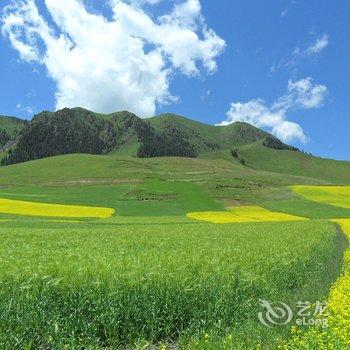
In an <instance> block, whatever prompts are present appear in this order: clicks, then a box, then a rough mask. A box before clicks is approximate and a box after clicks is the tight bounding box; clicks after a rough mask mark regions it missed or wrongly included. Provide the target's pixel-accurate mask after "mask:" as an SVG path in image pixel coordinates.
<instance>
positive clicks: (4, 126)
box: [0, 116, 25, 153]
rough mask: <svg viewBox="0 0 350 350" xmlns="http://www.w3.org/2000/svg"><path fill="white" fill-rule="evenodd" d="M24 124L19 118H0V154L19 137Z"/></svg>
mask: <svg viewBox="0 0 350 350" xmlns="http://www.w3.org/2000/svg"><path fill="white" fill-rule="evenodd" d="M24 123H25V122H24V121H23V120H22V119H19V118H15V117H7V116H0V153H1V152H2V151H3V150H4V148H9V147H10V144H11V142H13V141H14V140H15V139H16V138H17V137H18V136H19V134H20V132H21V130H22V129H23V126H24Z"/></svg>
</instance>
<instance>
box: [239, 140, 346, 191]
mask: <svg viewBox="0 0 350 350" xmlns="http://www.w3.org/2000/svg"><path fill="white" fill-rule="evenodd" d="M240 153H241V154H242V156H243V158H244V159H245V161H246V163H247V165H248V166H249V167H252V168H254V169H257V170H265V171H272V172H277V173H282V174H289V175H295V176H305V177H309V178H315V179H324V180H325V181H329V182H337V183H343V184H349V183H350V162H345V161H336V160H332V159H323V158H319V157H315V156H312V155H307V154H304V153H301V152H293V151H290V150H275V149H271V148H268V147H263V146H262V145H261V144H259V143H256V144H251V145H248V146H244V147H241V148H240Z"/></svg>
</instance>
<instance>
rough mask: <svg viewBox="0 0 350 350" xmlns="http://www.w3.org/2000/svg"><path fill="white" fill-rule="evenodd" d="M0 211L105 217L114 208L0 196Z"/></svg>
mask: <svg viewBox="0 0 350 350" xmlns="http://www.w3.org/2000/svg"><path fill="white" fill-rule="evenodd" d="M0 213H2V214H15V215H25V216H40V217H43V216H44V217H65V218H98V219H106V218H109V217H111V216H112V215H113V214H114V213H115V210H114V209H112V208H99V207H85V206H76V205H62V204H46V203H36V202H26V201H17V200H12V199H2V198H0Z"/></svg>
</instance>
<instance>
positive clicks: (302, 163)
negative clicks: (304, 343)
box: [0, 108, 350, 184]
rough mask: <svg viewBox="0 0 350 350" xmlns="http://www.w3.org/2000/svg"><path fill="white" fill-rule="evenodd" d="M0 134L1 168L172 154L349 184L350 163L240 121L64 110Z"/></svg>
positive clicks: (16, 122)
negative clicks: (62, 159) (64, 158)
mask: <svg viewBox="0 0 350 350" xmlns="http://www.w3.org/2000/svg"><path fill="white" fill-rule="evenodd" d="M1 130H2V135H3V136H2V137H3V141H2V148H1V150H0V158H1V164H2V165H10V164H15V163H22V162H26V161H30V160H36V159H42V158H47V157H51V156H59V155H65V154H80V155H79V157H81V156H82V155H81V154H93V155H115V156H116V157H119V158H120V157H125V156H126V157H129V159H132V158H130V157H133V158H135V157H138V158H153V157H167V156H169V157H174V156H176V157H186V158H187V159H188V158H197V159H198V160H203V161H208V162H209V163H208V164H217V163H216V161H219V160H220V161H223V162H224V163H225V164H228V163H227V162H229V163H230V164H231V166H232V165H237V167H236V168H235V169H237V171H238V169H241V167H242V166H243V168H245V169H246V170H247V171H248V172H249V171H250V170H254V171H258V172H259V173H261V172H262V173H263V172H267V173H266V176H270V175H268V174H271V173H274V174H284V175H283V176H287V175H291V176H297V177H300V178H305V179H306V178H313V179H321V180H322V181H328V180H329V181H331V182H332V183H339V184H346V183H350V162H342V161H335V160H331V159H323V158H319V157H315V156H312V155H309V154H305V153H303V152H300V151H299V150H297V149H296V148H294V147H291V146H288V145H286V144H284V143H283V142H281V141H280V140H279V139H277V138H276V137H274V136H273V135H271V134H269V133H267V132H265V131H262V130H260V129H258V128H256V127H254V126H252V125H250V124H247V123H241V122H237V123H233V124H231V125H228V126H213V125H207V124H203V123H200V122H197V121H194V120H190V119H187V118H184V117H181V116H177V115H174V114H163V115H160V116H157V117H152V118H149V119H141V118H139V117H137V116H136V115H134V114H132V113H130V112H127V111H124V112H117V113H112V114H98V113H93V112H91V111H88V110H85V109H83V108H73V109H68V108H65V109H63V110H60V111H57V112H48V111H45V112H42V113H40V114H38V115H36V116H35V117H34V118H33V119H32V120H31V121H30V122H24V121H23V120H21V119H17V118H13V117H0V135H1ZM74 159H76V158H74ZM93 159H94V161H96V160H97V158H93ZM164 161H167V160H164ZM186 164H191V162H187V163H186ZM213 166H214V165H213ZM215 166H216V165H215ZM215 166H214V167H215ZM189 169H191V166H190V165H189ZM239 171H241V170H239ZM264 176H265V175H264Z"/></svg>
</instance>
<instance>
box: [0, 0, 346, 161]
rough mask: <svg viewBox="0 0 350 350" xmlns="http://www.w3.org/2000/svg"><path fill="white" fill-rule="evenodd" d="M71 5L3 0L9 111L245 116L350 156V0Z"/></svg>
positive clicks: (91, 0) (2, 54)
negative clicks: (69, 109) (78, 107)
mask: <svg viewBox="0 0 350 350" xmlns="http://www.w3.org/2000/svg"><path fill="white" fill-rule="evenodd" d="M67 1H68V0H62V1H60V2H57V1H54V0H47V1H46V3H45V2H44V1H43V0H36V1H34V0H25V4H26V5H27V7H26V8H23V5H20V1H12V0H11V1H10V0H5V1H2V2H1V5H0V10H1V14H2V19H3V22H2V37H1V40H0V74H1V77H2V79H1V80H0V84H1V85H0V89H1V98H0V114H4V115H16V116H20V117H22V118H27V119H30V118H31V117H32V116H33V115H34V114H35V113H38V112H40V111H42V110H54V109H56V108H61V107H63V106H65V105H68V106H69V107H72V106H73V105H75V103H76V101H77V104H76V105H81V106H83V107H86V108H90V109H94V110H97V111H101V112H109V111H112V110H115V109H129V110H132V111H133V112H135V113H138V114H140V115H143V116H147V115H150V114H153V112H154V113H156V114H159V113H163V112H173V113H177V114H180V115H184V116H187V117H189V118H192V119H196V120H199V121H203V122H206V123H210V124H214V123H215V124H228V123H230V122H233V121H235V120H245V121H248V122H251V123H252V124H255V125H256V126H258V127H262V128H264V129H266V130H268V131H270V132H273V133H274V134H275V135H276V136H278V137H280V138H282V139H284V140H285V141H286V142H289V143H292V144H294V145H297V146H298V147H301V148H302V149H304V150H306V151H308V152H312V153H313V154H316V155H320V156H324V157H331V158H337V159H348V160H350V138H349V136H348V135H349V131H350V115H349V111H350V99H349V92H350V82H349V77H350V67H349V62H350V45H349V44H348V35H349V33H350V24H349V20H348V18H349V13H350V3H349V1H347V0H338V1H337V2H336V5H335V4H334V2H330V1H326V0H323V1H320V0H317V1H316V0H308V1H297V0H295V1H292V0H288V1H283V0H278V1H277V0H273V1H272V0H265V1H257V0H254V1H253V0H250V1H249V0H244V1H243V0H242V1H240V0H235V1H228V0H217V1H214V0H210V1H209V0H206V1H205V0H201V1H199V0H179V1H168V0H158V1H157V0H143V1H140V0H139V1H136V0H133V1H131V2H132V3H130V1H126V0H125V1H120V0H119V1H117V0H114V7H113V6H112V5H110V4H109V2H108V1H97V0H87V1H84V2H83V5H82V3H79V1H78V0H69V1H68V2H67ZM64 3H66V4H65V5H66V6H65V7H64V8H59V7H60V5H59V4H63V5H64ZM8 5H11V6H12V7H11V8H10V7H8ZM63 5H62V6H63ZM21 6H22V7H21ZM35 11H37V12H35ZM65 16H66V17H65ZM136 17H137V18H136ZM71 18H74V22H72V20H71ZM87 18H88V19H87ZM135 18H136V19H135ZM79 21H80V22H79ZM118 21H119V22H118ZM108 23H114V24H115V27H113V28H112V26H111V28H109V27H110V26H109V25H108ZM77 28H78V29H77ZM190 34H191V35H190ZM11 35H12V37H11ZM193 35H195V36H193ZM60 36H61V40H60V39H59V38H60ZM62 37H64V38H65V39H64V40H65V41H63V39H62ZM135 37H137V38H138V37H141V38H142V40H138V39H137V40H136V39H134V38H135ZM135 40H136V41H135ZM18 42H20V43H22V44H23V45H25V47H24V46H23V45H22V46H18V45H17V46H16V43H17V44H18ZM94 45H95V46H94ZM140 45H141V46H140ZM95 62H96V64H94V63H95ZM90 72H91V74H90Z"/></svg>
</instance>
